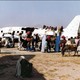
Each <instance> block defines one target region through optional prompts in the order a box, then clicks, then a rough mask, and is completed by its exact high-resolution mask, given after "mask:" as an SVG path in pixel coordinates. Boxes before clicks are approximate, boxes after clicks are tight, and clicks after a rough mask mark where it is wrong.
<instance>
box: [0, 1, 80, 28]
mask: <svg viewBox="0 0 80 80" xmlns="http://www.w3.org/2000/svg"><path fill="white" fill-rule="evenodd" d="M76 15H80V1H0V27H4V26H35V25H39V26H40V25H44V24H45V25H48V26H54V27H55V26H61V25H63V26H64V27H66V26H67V25H68V24H69V23H70V22H71V20H72V19H73V18H74V17H75V16H76Z"/></svg>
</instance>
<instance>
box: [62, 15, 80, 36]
mask: <svg viewBox="0 0 80 80" xmlns="http://www.w3.org/2000/svg"><path fill="white" fill-rule="evenodd" d="M79 25H80V15H78V16H76V17H74V19H73V20H72V21H71V22H70V24H69V25H68V26H67V27H66V28H65V29H64V30H63V33H62V36H65V37H68V38H70V37H76V36H77V33H78V29H79Z"/></svg>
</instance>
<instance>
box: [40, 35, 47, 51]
mask: <svg viewBox="0 0 80 80" xmlns="http://www.w3.org/2000/svg"><path fill="white" fill-rule="evenodd" d="M45 47H46V34H44V35H43V37H42V46H41V52H45Z"/></svg>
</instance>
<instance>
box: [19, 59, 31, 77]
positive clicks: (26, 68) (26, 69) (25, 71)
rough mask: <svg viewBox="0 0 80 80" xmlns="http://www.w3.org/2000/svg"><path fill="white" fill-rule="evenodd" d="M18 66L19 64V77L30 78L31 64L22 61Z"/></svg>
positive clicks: (24, 60)
mask: <svg viewBox="0 0 80 80" xmlns="http://www.w3.org/2000/svg"><path fill="white" fill-rule="evenodd" d="M20 64H21V76H22V77H31V76H32V63H29V62H28V61H27V60H26V59H22V60H21V62H20Z"/></svg>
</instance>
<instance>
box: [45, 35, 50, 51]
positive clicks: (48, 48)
mask: <svg viewBox="0 0 80 80" xmlns="http://www.w3.org/2000/svg"><path fill="white" fill-rule="evenodd" d="M46 41H47V52H50V51H51V45H50V44H51V36H47V39H46Z"/></svg>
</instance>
